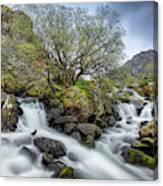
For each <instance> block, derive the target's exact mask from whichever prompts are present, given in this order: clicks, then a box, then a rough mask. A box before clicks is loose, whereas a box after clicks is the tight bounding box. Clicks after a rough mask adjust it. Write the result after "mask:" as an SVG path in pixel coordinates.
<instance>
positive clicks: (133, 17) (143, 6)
mask: <svg viewBox="0 0 163 186" xmlns="http://www.w3.org/2000/svg"><path fill="white" fill-rule="evenodd" d="M108 3H109V2H108ZM109 4H110V5H111V7H112V8H113V9H115V10H116V11H117V12H118V14H119V17H120V21H121V24H122V26H123V27H124V28H125V30H126V36H125V37H124V43H125V53H126V57H125V59H124V60H127V59H130V58H132V56H133V55H135V54H137V53H139V52H140V51H144V50H148V49H152V48H153V8H154V6H153V5H154V3H153V2H152V1H146V2H145V1H144V2H114V3H109ZM66 5H67V6H70V7H71V6H72V7H76V6H77V7H79V6H80V7H85V8H88V9H89V10H90V12H91V13H94V11H95V9H96V8H97V6H100V3H77V4H74V3H69V4H66Z"/></svg>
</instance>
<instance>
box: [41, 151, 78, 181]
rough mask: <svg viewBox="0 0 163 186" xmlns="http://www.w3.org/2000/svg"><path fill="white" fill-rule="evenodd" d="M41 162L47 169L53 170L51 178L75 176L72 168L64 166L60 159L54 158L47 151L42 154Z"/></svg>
mask: <svg viewBox="0 0 163 186" xmlns="http://www.w3.org/2000/svg"><path fill="white" fill-rule="evenodd" d="M42 163H43V165H44V166H45V167H46V168H47V169H49V170H50V171H54V173H53V174H52V176H51V178H75V176H74V170H73V168H71V167H68V166H66V164H64V163H63V162H61V161H58V160H54V159H53V156H51V155H49V154H47V153H44V154H43V157H42Z"/></svg>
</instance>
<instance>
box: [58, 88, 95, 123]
mask: <svg viewBox="0 0 163 186" xmlns="http://www.w3.org/2000/svg"><path fill="white" fill-rule="evenodd" d="M60 100H61V101H62V102H63V106H64V108H65V110H66V114H67V115H72V116H74V117H77V120H78V121H79V122H87V121H88V118H89V117H90V116H91V115H92V113H93V112H94V108H93V102H92V100H91V99H90V97H89V96H88V94H86V92H85V91H82V90H81V89H80V88H78V87H76V86H73V87H70V88H67V89H65V90H64V92H63V94H62V96H61V97H60Z"/></svg>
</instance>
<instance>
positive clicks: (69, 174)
mask: <svg viewBox="0 0 163 186" xmlns="http://www.w3.org/2000/svg"><path fill="white" fill-rule="evenodd" d="M58 178H74V170H73V168H71V167H64V168H63V169H62V170H61V171H60V173H59V176H58Z"/></svg>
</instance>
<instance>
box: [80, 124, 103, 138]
mask: <svg viewBox="0 0 163 186" xmlns="http://www.w3.org/2000/svg"><path fill="white" fill-rule="evenodd" d="M78 129H79V131H80V133H81V134H82V135H84V136H89V135H91V136H93V137H94V138H98V137H99V136H100V135H101V134H102V130H101V129H100V128H99V127H98V126H97V125H94V124H91V123H81V124H79V125H78Z"/></svg>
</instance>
